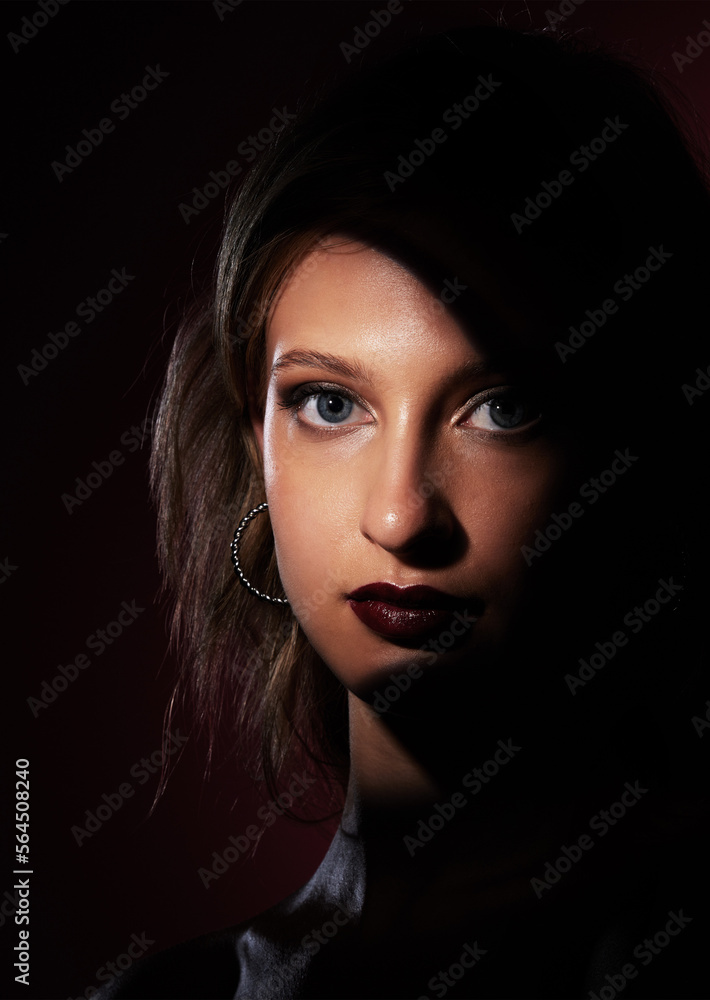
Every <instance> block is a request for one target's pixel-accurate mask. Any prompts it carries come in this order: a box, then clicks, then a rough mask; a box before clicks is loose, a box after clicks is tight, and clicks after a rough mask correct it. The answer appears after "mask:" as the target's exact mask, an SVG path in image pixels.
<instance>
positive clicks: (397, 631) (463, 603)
mask: <svg viewBox="0 0 710 1000" xmlns="http://www.w3.org/2000/svg"><path fill="white" fill-rule="evenodd" d="M346 600H347V602H348V604H349V605H350V608H351V609H352V611H353V612H354V614H356V615H357V617H358V618H359V619H360V621H361V622H362V623H363V624H364V625H366V626H367V627H368V628H369V629H371V630H372V631H373V632H375V633H377V635H381V636H384V637H385V638H388V639H403V640H406V639H423V638H426V637H427V636H431V635H432V634H436V633H437V632H439V633H442V632H446V631H448V632H450V634H451V635H452V637H453V636H458V635H463V634H465V632H467V631H468V628H469V627H470V626H471V625H472V624H473V623H474V622H476V621H477V620H478V617H479V616H480V614H481V613H482V611H483V601H481V599H480V598H477V597H470V598H462V597H455V596H454V595H453V594H446V593H444V591H442V590H436V589H435V588H434V587H426V586H423V585H416V586H412V587H397V586H396V585H395V584H392V583H370V584H367V585H366V586H364V587H358V588H357V590H353V591H352V593H350V594H347V595H346Z"/></svg>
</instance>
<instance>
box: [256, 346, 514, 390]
mask: <svg viewBox="0 0 710 1000" xmlns="http://www.w3.org/2000/svg"><path fill="white" fill-rule="evenodd" d="M504 367H507V366H504ZM289 368H321V369H323V370H325V371H328V372H331V373H332V374H333V375H340V376H342V377H344V378H351V379H355V380H356V381H360V382H364V383H365V384H366V385H369V386H372V385H374V379H373V378H372V376H371V375H370V373H369V372H368V370H367V368H366V367H365V365H363V364H362V363H361V362H359V361H357V360H355V359H352V360H346V359H345V358H341V357H338V355H336V354H324V353H322V352H321V351H309V350H302V349H300V348H294V349H293V350H291V351H286V352H285V353H284V354H282V355H281V356H280V357H279V358H277V360H276V361H274V363H273V365H272V366H271V375H272V376H274V375H276V374H277V373H278V372H281V371H287V370H288V369H289ZM500 370H503V369H500V368H498V366H496V365H492V364H491V363H490V362H486V361H477V360H474V359H473V358H470V359H469V360H468V361H464V363H463V364H462V365H460V366H459V367H458V368H456V369H455V370H454V371H453V372H452V373H451V374H450V375H449V376H448V377H447V379H446V383H447V384H448V383H451V384H456V383H458V382H464V381H467V380H469V379H472V378H480V377H481V376H484V375H490V374H493V373H494V372H497V371H500Z"/></svg>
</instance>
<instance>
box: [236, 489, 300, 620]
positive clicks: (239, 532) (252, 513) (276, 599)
mask: <svg viewBox="0 0 710 1000" xmlns="http://www.w3.org/2000/svg"><path fill="white" fill-rule="evenodd" d="M268 507H269V505H268V503H267V502H266V500H265V501H264V502H263V503H260V504H259V506H258V507H254V509H253V510H250V511H249V513H248V514H245V515H244V517H243V518H242V519H241V521H240V522H239V527H238V528H237V530H236V531H235V532H234V538H233V539H232V544H231V549H232V565H233V566H234V572H235V573H236V574H237V576H238V577H239V582H240V583H241V584H242V585H243V586H245V587H246V588H247V590H248V591H249V593H250V594H253V595H254V596H255V597H258V598H259V599H260V600H261V601H269V602H270V603H271V604H288V601H287V600H285V598H283V597H269V595H268V594H264V593H262V592H261V591H260V590H257V589H256V587H254V586H252V584H251V583H249V581H248V580H247V578H246V577H245V576H244V573H243V571H242V567H241V566H240V565H239V540H240V538H241V537H242V534H243V532H244V529H245V528H246V526H247V524H249V522H250V521H251V519H252V518H253V517H256V515H257V514H261V512H262V511H263V510H267V509H268Z"/></svg>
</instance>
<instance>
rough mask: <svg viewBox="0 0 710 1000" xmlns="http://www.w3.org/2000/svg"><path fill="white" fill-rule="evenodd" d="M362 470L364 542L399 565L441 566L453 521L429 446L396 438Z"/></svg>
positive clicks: (437, 463)
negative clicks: (399, 561) (404, 562)
mask: <svg viewBox="0 0 710 1000" xmlns="http://www.w3.org/2000/svg"><path fill="white" fill-rule="evenodd" d="M368 466H369V468H368V472H367V474H366V491H365V497H364V505H363V509H362V515H361V521H360V531H361V532H362V534H363V535H364V537H365V538H367V539H368V541H370V542H373V543H374V544H376V545H379V546H380V547H381V548H383V549H385V550H386V551H387V552H391V553H392V554H393V555H396V556H398V557H399V558H400V559H403V560H408V561H413V562H414V561H426V562H432V561H439V560H443V561H447V555H446V553H447V552H448V550H449V549H450V547H451V545H452V543H453V540H454V537H455V535H456V518H455V516H454V513H453V510H452V508H451V507H450V505H449V503H448V500H447V480H448V479H449V477H448V476H447V474H446V469H445V468H444V463H443V462H442V461H441V460H440V459H439V460H437V459H436V457H435V456H434V454H433V451H432V449H431V447H427V446H426V443H424V442H417V441H412V440H409V441H406V440H402V439H401V438H398V439H396V440H392V441H390V442H389V443H382V446H381V447H380V448H379V449H378V451H377V453H376V454H371V455H370V456H368ZM448 558H450V553H449V554H448Z"/></svg>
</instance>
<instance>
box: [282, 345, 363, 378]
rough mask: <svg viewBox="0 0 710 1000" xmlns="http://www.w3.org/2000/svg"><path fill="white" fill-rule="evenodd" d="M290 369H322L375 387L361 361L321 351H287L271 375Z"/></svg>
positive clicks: (297, 349) (296, 349)
mask: <svg viewBox="0 0 710 1000" xmlns="http://www.w3.org/2000/svg"><path fill="white" fill-rule="evenodd" d="M289 368H322V369H324V370H325V371H328V372H331V373H332V374H333V375H341V376H342V377H343V378H351V379H355V380H356V381H359V382H364V383H365V384H366V385H369V386H371V385H373V379H372V377H371V375H370V373H369V372H368V370H367V368H366V367H365V366H364V365H363V364H361V363H360V362H359V361H356V360H352V361H346V360H345V358H339V357H338V356H337V355H336V354H323V353H322V352H321V351H304V350H300V349H299V348H295V349H294V350H292V351H286V352H285V353H284V354H282V355H281V356H280V357H279V358H277V359H276V361H274V363H273V365H272V366H271V374H272V376H273V375H276V374H277V372H280V371H286V370H287V369H289Z"/></svg>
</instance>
